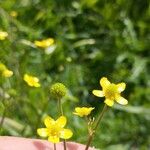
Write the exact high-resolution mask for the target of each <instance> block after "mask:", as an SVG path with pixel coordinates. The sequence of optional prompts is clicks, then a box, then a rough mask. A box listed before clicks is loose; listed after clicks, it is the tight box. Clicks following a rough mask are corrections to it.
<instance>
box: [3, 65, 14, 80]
mask: <svg viewBox="0 0 150 150" xmlns="http://www.w3.org/2000/svg"><path fill="white" fill-rule="evenodd" d="M0 73H1V75H2V76H3V77H6V78H9V77H11V76H12V75H13V72H12V71H11V70H9V69H8V68H7V67H6V66H5V65H4V64H3V63H0Z"/></svg>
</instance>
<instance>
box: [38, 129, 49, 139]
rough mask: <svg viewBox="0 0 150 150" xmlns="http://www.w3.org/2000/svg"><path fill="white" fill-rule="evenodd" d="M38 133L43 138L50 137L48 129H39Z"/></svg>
mask: <svg viewBox="0 0 150 150" xmlns="http://www.w3.org/2000/svg"><path fill="white" fill-rule="evenodd" d="M37 133H38V135H40V136H41V137H47V136H48V131H47V129H46V128H40V129H37Z"/></svg>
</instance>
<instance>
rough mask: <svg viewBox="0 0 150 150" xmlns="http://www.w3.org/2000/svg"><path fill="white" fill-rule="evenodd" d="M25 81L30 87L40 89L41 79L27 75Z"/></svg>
mask: <svg viewBox="0 0 150 150" xmlns="http://www.w3.org/2000/svg"><path fill="white" fill-rule="evenodd" d="M23 79H24V81H25V82H26V83H27V84H28V85H29V86H32V87H40V84H39V79H38V78H37V77H34V76H30V75H28V74H25V75H24V78H23Z"/></svg>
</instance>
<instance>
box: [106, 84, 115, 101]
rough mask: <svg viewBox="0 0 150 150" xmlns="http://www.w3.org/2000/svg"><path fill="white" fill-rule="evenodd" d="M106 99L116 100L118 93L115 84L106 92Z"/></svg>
mask: <svg viewBox="0 0 150 150" xmlns="http://www.w3.org/2000/svg"><path fill="white" fill-rule="evenodd" d="M104 93H105V96H106V98H108V99H111V100H114V99H115V95H116V93H117V87H116V85H115V84H110V85H109V86H108V87H107V88H106V89H105V91H104Z"/></svg>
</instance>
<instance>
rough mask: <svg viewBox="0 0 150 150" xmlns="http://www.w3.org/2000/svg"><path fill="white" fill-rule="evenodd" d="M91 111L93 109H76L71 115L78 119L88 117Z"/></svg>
mask: <svg viewBox="0 0 150 150" xmlns="http://www.w3.org/2000/svg"><path fill="white" fill-rule="evenodd" d="M93 109H94V108H93V107H89V108H88V107H76V108H75V112H73V114H75V115H78V116H80V117H83V116H88V115H89V114H90V113H91V111H92V110H93Z"/></svg>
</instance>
